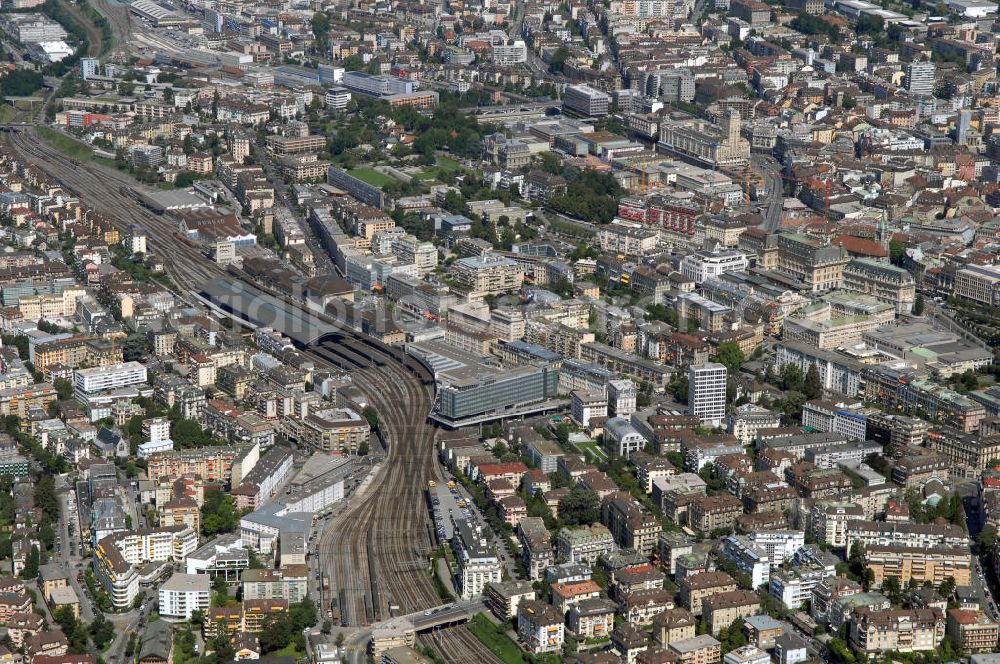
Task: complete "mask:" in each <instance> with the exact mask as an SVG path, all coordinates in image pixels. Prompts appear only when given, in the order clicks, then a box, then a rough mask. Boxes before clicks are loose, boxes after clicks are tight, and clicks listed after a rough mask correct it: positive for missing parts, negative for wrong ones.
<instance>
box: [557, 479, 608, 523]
mask: <svg viewBox="0 0 1000 664" xmlns="http://www.w3.org/2000/svg"><path fill="white" fill-rule="evenodd" d="M559 518H560V520H562V522H563V523H565V524H566V525H568V526H581V525H589V524H592V523H594V522H596V521H600V519H601V509H600V501H599V499H598V497H597V494H596V493H594V492H593V491H591V490H590V489H588V488H586V487H585V486H582V485H579V484H578V485H576V486H574V487H573V488H572V489H571V490H570V492H569V493H568V494H566V496H565V497H564V498H563V499H562V500H560V501H559Z"/></svg>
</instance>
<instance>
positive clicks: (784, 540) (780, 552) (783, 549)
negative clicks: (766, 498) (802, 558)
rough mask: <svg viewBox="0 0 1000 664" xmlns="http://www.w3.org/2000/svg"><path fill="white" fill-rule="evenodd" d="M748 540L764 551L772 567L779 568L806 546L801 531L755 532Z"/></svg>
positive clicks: (803, 534)
mask: <svg viewBox="0 0 1000 664" xmlns="http://www.w3.org/2000/svg"><path fill="white" fill-rule="evenodd" d="M749 539H750V541H751V542H753V543H754V544H755V545H756V546H759V547H760V548H761V549H763V550H764V553H765V554H767V558H768V560H770V561H771V565H772V566H774V567H781V566H782V565H784V564H785V562H786V561H789V560H791V559H792V556H794V555H795V552H796V551H798V550H799V549H801V548H802V547H803V546H805V544H806V534H805V533H804V532H803V531H801V530H755V531H753V532H752V533H750V535H749ZM756 587H757V586H756V584H755V585H754V588H756Z"/></svg>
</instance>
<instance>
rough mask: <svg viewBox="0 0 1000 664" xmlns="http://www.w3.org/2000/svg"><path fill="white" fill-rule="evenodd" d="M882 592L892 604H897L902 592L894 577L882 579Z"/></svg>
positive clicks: (897, 580)
mask: <svg viewBox="0 0 1000 664" xmlns="http://www.w3.org/2000/svg"><path fill="white" fill-rule="evenodd" d="M882 592H883V593H884V594H885V595H886V596H887V597H888V598H889V599H890V601H892V603H893V604H898V603H899V600H900V598H901V596H902V592H903V588H902V586H901V585H900V583H899V579H897V578H896V577H894V576H890V577H887V578H885V579H883V580H882Z"/></svg>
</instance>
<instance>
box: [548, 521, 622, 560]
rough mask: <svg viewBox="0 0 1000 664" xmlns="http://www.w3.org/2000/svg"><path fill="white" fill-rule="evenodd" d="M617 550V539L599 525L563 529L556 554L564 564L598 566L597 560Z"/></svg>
mask: <svg viewBox="0 0 1000 664" xmlns="http://www.w3.org/2000/svg"><path fill="white" fill-rule="evenodd" d="M615 548H616V545H615V538H614V536H613V535H612V534H611V531H610V530H608V528H606V527H605V526H603V525H602V524H599V523H595V524H591V525H590V526H581V527H579V528H563V529H562V530H560V531H559V534H558V535H557V536H556V553H557V556H558V558H559V560H562V561H564V562H572V563H578V562H584V563H587V564H588V565H591V566H593V565H596V564H597V559H598V558H600V557H601V556H602V555H604V554H606V553H611V552H612V551H614V550H615Z"/></svg>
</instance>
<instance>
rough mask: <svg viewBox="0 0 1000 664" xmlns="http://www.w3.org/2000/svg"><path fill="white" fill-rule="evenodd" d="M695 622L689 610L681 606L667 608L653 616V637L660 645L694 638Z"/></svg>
mask: <svg viewBox="0 0 1000 664" xmlns="http://www.w3.org/2000/svg"><path fill="white" fill-rule="evenodd" d="M697 622H698V621H697V620H696V619H695V617H694V616H693V615H692V614H691V612H690V611H688V610H687V609H685V608H683V607H680V606H678V607H675V608H673V609H667V610H666V611H663V612H662V613H659V614H657V615H655V616H653V638H654V639H656V642H657V643H659V644H660V645H661V646H665V645H669V644H670V643H672V642H674V641H683V640H685V639H690V638H694V636H695V632H696V630H697Z"/></svg>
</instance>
